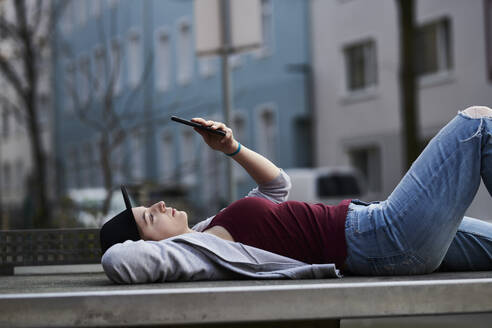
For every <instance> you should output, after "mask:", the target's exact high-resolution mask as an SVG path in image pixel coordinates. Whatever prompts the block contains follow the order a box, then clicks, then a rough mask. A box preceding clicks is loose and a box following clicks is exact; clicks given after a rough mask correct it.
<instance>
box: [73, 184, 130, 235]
mask: <svg viewBox="0 0 492 328" xmlns="http://www.w3.org/2000/svg"><path fill="white" fill-rule="evenodd" d="M68 197H69V198H70V199H71V200H72V201H73V202H74V204H75V206H76V207H77V217H76V219H77V221H78V222H79V223H81V224H82V225H84V226H86V227H98V226H100V225H101V224H102V223H104V222H106V221H107V220H108V219H110V218H112V217H113V216H115V215H116V214H118V213H120V212H121V211H123V210H124V209H125V208H126V207H125V202H124V200H123V197H122V196H121V191H119V189H118V190H116V191H114V192H113V196H112V197H111V203H110V205H109V211H108V213H107V215H105V216H104V217H103V216H102V213H101V208H102V205H103V202H104V199H105V197H106V190H105V189H104V188H81V189H71V190H68Z"/></svg>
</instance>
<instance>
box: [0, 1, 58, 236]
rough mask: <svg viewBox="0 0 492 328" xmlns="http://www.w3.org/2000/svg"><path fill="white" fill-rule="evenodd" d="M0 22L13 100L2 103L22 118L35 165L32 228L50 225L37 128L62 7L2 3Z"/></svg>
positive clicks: (3, 66)
mask: <svg viewBox="0 0 492 328" xmlns="http://www.w3.org/2000/svg"><path fill="white" fill-rule="evenodd" d="M0 5H1V6H3V9H4V12H3V15H2V17H1V19H0V36H1V39H2V40H1V41H2V49H1V50H2V51H1V52H0V72H1V73H2V74H3V76H4V80H5V81H6V83H7V85H8V87H9V89H11V90H13V93H14V95H15V97H14V98H15V99H12V97H11V96H9V95H8V94H6V93H3V92H2V94H1V97H2V100H3V101H4V102H9V103H10V108H11V109H12V110H14V111H17V114H18V115H19V114H20V116H22V117H23V118H24V120H23V121H24V123H25V125H26V128H27V131H28V136H29V141H30V151H31V157H32V160H33V163H34V168H33V173H32V179H31V180H30V181H31V183H30V184H29V189H30V190H31V192H32V193H33V194H34V196H35V197H34V198H35V199H34V204H35V208H34V211H35V214H34V222H33V224H34V226H35V227H42V226H46V225H48V224H49V220H50V217H51V208H50V205H49V200H48V196H47V194H48V191H47V186H48V181H47V174H48V173H47V156H46V150H45V149H44V146H43V143H42V136H41V134H42V131H41V128H40V106H39V104H38V99H39V86H40V78H42V77H43V74H44V73H46V72H43V64H45V63H46V60H47V59H48V58H49V55H50V48H49V46H50V42H51V39H52V37H53V27H54V26H55V24H56V21H57V19H58V17H59V16H60V12H61V11H63V4H61V5H59V6H52V3H51V2H46V1H41V0H36V1H34V0H32V1H27V0H4V1H2V3H0Z"/></svg>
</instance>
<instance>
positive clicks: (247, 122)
mask: <svg viewBox="0 0 492 328" xmlns="http://www.w3.org/2000/svg"><path fill="white" fill-rule="evenodd" d="M76 2H77V1H71V3H72V4H75V3H76ZM94 3H96V1H90V2H87V4H90V5H94ZM113 3H114V4H113ZM262 3H263V5H264V7H263V8H268V10H269V12H268V14H269V16H268V17H267V18H266V19H267V20H268V21H269V22H271V26H269V27H268V28H269V31H271V35H270V36H267V37H268V38H270V39H269V42H270V44H269V51H266V52H262V51H258V50H256V51H253V52H249V53H242V54H240V55H239V56H238V57H236V58H235V62H232V63H231V65H234V67H233V70H232V80H233V100H234V108H235V109H236V110H237V112H239V113H241V118H242V122H243V125H244V127H243V128H244V132H242V137H243V138H244V140H240V141H242V142H243V143H244V144H245V145H247V146H248V147H249V148H251V149H253V150H257V151H259V152H261V151H262V150H265V151H266V152H270V153H271V154H270V155H272V157H274V159H275V161H276V163H277V164H278V165H279V166H280V167H283V168H289V167H293V166H296V165H297V164H298V163H301V162H302V161H299V159H298V158H297V157H298V156H299V154H302V152H300V151H299V149H296V147H294V146H293V145H299V142H300V141H299V140H301V139H299V138H301V137H302V136H305V135H306V133H305V131H303V132H302V133H300V132H299V131H297V129H298V127H297V125H296V122H297V121H298V120H299V119H300V118H301V119H302V118H306V117H308V116H309V113H310V110H309V108H308V101H307V97H309V95H308V94H307V88H306V86H307V83H308V79H309V76H308V74H305V73H303V71H302V70H299V69H296V67H297V68H299V67H301V66H303V65H304V66H303V67H305V66H306V65H309V49H308V48H309V44H308V43H309V39H308V32H309V31H308V24H307V20H308V2H307V1H304V0H288V1H285V0H273V1H266V0H264V1H262ZM102 4H103V6H102V8H101V12H100V15H99V16H98V15H96V14H95V12H97V10H96V11H95V10H93V8H91V7H90V6H86V9H85V10H87V13H86V15H87V21H86V23H85V24H76V23H73V22H70V17H72V18H74V17H76V15H77V14H76V13H75V12H74V11H75V10H74V9H73V7H71V10H72V12H74V13H73V14H72V16H69V15H70V14H69V13H68V14H66V16H67V17H68V18H66V17H65V18H64V19H65V20H66V21H65V22H67V21H68V23H65V24H61V25H60V26H61V27H64V28H66V26H67V25H66V24H72V28H71V29H69V31H68V32H67V31H62V30H61V29H60V30H59V31H58V37H57V44H58V45H61V44H62V43H63V42H65V41H66V42H68V44H69V45H70V46H69V48H70V49H71V51H72V53H73V56H72V57H73V58H79V57H80V55H81V54H87V56H88V57H90V62H91V69H92V72H93V74H99V75H100V74H108V72H105V70H98V69H97V65H96V64H97V63H96V60H97V59H96V58H95V57H96V55H95V53H96V50H95V49H96V47H98V46H102V47H103V48H104V49H105V52H106V55H107V56H108V59H110V58H109V56H111V46H112V44H113V43H112V42H113V41H114V40H118V41H119V42H120V46H121V54H122V60H121V62H122V65H121V74H122V76H121V90H120V92H119V93H118V94H117V95H115V96H114V98H113V99H112V100H113V101H114V102H115V105H116V108H118V110H119V111H123V110H124V107H131V109H132V110H133V111H134V112H135V113H138V115H137V116H136V117H135V119H134V120H133V121H131V122H126V123H125V124H127V125H125V126H128V127H130V126H131V125H132V124H133V123H135V122H137V121H138V120H145V122H146V124H145V128H144V129H143V130H144V131H143V132H142V133H143V135H144V139H142V140H145V142H144V143H145V144H144V146H143V148H144V151H143V157H142V158H143V159H144V160H143V161H141V164H142V165H143V169H142V170H143V175H142V176H141V177H140V178H139V179H136V178H135V176H132V172H133V171H134V170H133V169H134V168H132V167H131V166H132V165H133V163H134V158H133V157H134V156H135V151H134V149H133V148H132V147H133V146H132V145H134V144H133V143H134V142H135V141H134V140H131V139H132V138H128V140H126V141H125V144H124V147H123V149H122V151H123V152H124V153H125V156H124V158H125V159H127V163H129V165H128V167H126V168H125V171H124V172H122V176H121V177H120V178H121V180H122V181H125V182H127V183H128V182H130V183H143V182H150V183H153V184H169V180H165V179H164V178H163V172H165V171H166V168H165V167H163V166H165V165H168V166H171V167H170V168H169V169H168V170H167V172H171V173H172V174H171V176H172V177H175V180H176V184H177V185H183V186H185V187H186V188H188V189H189V193H188V194H189V197H190V200H191V201H192V202H193V203H194V204H195V205H196V206H198V207H201V208H203V209H205V210H204V211H205V212H207V211H208V210H210V211H211V210H212V209H213V206H208V205H209V204H208V203H207V201H209V200H210V195H208V194H210V193H213V192H214V191H213V190H212V189H210V186H209V184H211V183H212V182H214V184H215V186H214V187H215V188H216V189H215V190H216V191H215V193H216V194H217V195H219V197H218V198H220V197H224V198H225V195H221V193H223V190H224V189H225V179H223V178H220V177H215V176H211V175H209V174H207V173H208V172H209V171H210V167H211V165H212V166H214V165H217V167H215V169H216V171H218V170H219V169H220V168H221V167H220V165H224V164H223V163H224V162H225V161H226V160H227V159H226V158H225V156H222V154H218V155H220V156H217V155H210V153H209V152H207V150H206V149H205V145H204V143H203V141H202V140H201V137H200V136H199V135H197V134H192V136H191V137H189V135H188V134H187V132H186V129H184V128H183V127H182V126H178V125H177V124H173V123H171V122H170V121H169V117H170V116H171V115H179V116H183V117H187V118H191V117H195V116H202V117H206V118H214V119H217V120H219V119H221V117H222V95H221V66H220V59H219V58H211V59H208V60H209V62H208V66H206V64H204V59H202V58H197V57H196V56H195V54H194V52H193V55H192V57H191V61H190V63H191V65H192V66H191V69H189V70H188V71H187V72H191V73H190V74H189V76H190V78H189V80H188V81H187V82H185V83H183V79H182V76H179V74H178V70H179V67H180V65H181V62H180V60H183V59H186V57H185V56H183V54H180V53H179V52H180V41H179V38H180V33H184V34H183V35H186V34H185V33H188V32H186V31H187V30H186V29H187V28H188V26H189V27H190V29H189V33H190V38H189V39H187V40H189V41H190V42H191V44H190V47H191V49H192V51H193V47H194V44H193V38H194V36H193V33H194V29H193V23H194V19H193V1H191V0H186V1H175V0H166V1H164V0H143V1H130V0H120V1H104V2H102ZM79 9H80V8H79ZM68 12H69V11H68ZM74 21H75V20H74ZM101 31H104V33H101ZM180 31H182V32H180ZM183 31H184V32H183ZM161 35H163V37H164V38H167V39H165V41H163V42H166V43H165V45H166V46H162V47H163V48H162V49H168V51H169V52H168V55H167V56H168V57H166V58H169V59H168V60H169V71H168V74H169V80H168V81H167V82H162V84H160V82H159V78H161V76H157V73H158V72H159V69H162V67H157V66H158V65H159V63H161V61H160V60H163V59H162V57H157V54H158V51H157V48H158V47H159V46H160V44H159V42H160V41H159V37H160V36H161ZM132 38H133V39H134V40H137V39H138V41H135V42H136V43H135V44H140V45H141V47H142V48H141V49H140V50H137V51H134V50H132V49H134V48H131V46H130V44H131V42H133V41H131V40H132ZM166 47H168V48H166ZM132 51H133V52H132ZM138 51H141V58H140V60H141V61H142V62H141V67H142V70H143V71H145V67H147V65H150V66H149V68H150V70H149V71H148V75H146V78H145V79H144V80H143V83H142V84H141V85H140V86H139V88H137V89H138V90H136V89H135V88H134V87H133V86H132V83H131V79H132V76H131V72H130V70H131V69H134V68H135V67H130V65H131V63H130V61H131V58H132V56H133V55H134V54H135V53H137V52H138ZM57 55H58V58H57V60H56V62H55V63H56V65H55V68H54V70H55V74H54V75H55V89H56V91H55V92H56V98H57V99H56V102H55V103H56V107H57V108H56V113H57V133H56V135H57V136H58V137H57V140H55V142H56V144H57V145H58V146H57V147H56V148H57V158H58V159H59V161H60V162H61V163H62V166H63V167H64V168H65V170H64V172H65V174H64V177H65V184H64V187H65V188H74V187H75V188H76V187H80V186H76V185H74V184H73V183H72V182H71V180H70V178H69V176H70V174H71V172H70V171H71V170H72V169H73V167H74V165H73V163H70V161H71V160H72V159H71V157H70V152H71V149H77V148H79V149H80V147H79V145H80V144H82V143H83V144H87V143H91V142H92V143H93V144H95V143H96V142H97V133H96V131H91V129H90V128H88V127H87V125H84V123H82V122H81V121H80V120H79V119H78V118H77V116H76V115H75V114H74V113H73V112H71V111H70V110H68V109H67V105H66V104H68V103H69V99H67V97H69V94H68V92H67V90H66V89H67V88H66V87H67V85H66V83H65V81H66V74H67V72H66V65H67V62H69V61H70V59H71V58H72V57H70V56H67V55H66V54H64V53H63V51H58V53H57ZM148 60H151V62H149V61H148ZM204 65H205V66H204ZM76 66H77V67H78V65H76ZM163 85H164V86H166V87H165V90H164V89H163V87H162V86H163ZM77 87H80V85H77ZM101 101H102V100H101V99H95V101H94V107H93V108H94V110H93V112H92V114H91V115H93V117H94V118H97V117H98V115H99V117H101V116H100V115H102V113H100V112H99V113H98V112H97V111H98V108H99V111H100V108H101V107H100V106H99V107H98V106H97V104H98V102H99V103H100V102H101ZM128 104H130V105H128ZM260 118H261V119H260ZM262 120H263V121H262ZM130 136H131V134H130ZM166 138H168V139H166ZM302 138H304V137H302ZM265 140H267V141H265ZM132 142H133V143H132ZM302 142H309V140H305V139H302V141H301V145H302ZM136 144H137V145H138V142H137V143H136ZM165 147H168V148H165ZM190 147H191V149H190ZM306 147H308V146H306ZM132 149H133V150H132ZM165 149H169V150H165ZM166 152H169V153H170V154H171V157H172V160H171V162H170V159H168V158H165V154H166ZM190 152H191V153H192V154H191V155H190ZM213 156H215V157H213ZM306 156H309V154H308V155H306ZM185 160H188V161H190V160H192V161H193V162H194V164H193V165H191V166H190V165H188V167H191V168H192V169H191V171H192V173H193V174H194V177H192V178H190V176H191V175H190V174H189V172H184V171H183V167H185V166H186V163H184V162H183V161H185ZM214 162H215V163H216V164H214ZM221 163H222V164H221ZM238 180H239V182H238V195H243V194H245V193H246V192H247V190H249V189H250V188H251V187H253V186H254V184H253V181H252V180H251V179H250V178H244V176H243V175H241V176H240V179H238ZM99 181H101V180H99ZM116 183H117V181H115V184H116ZM94 187H97V185H96V186H94ZM216 203H217V204H218V203H219V202H218V201H216ZM217 204H216V206H217Z"/></svg>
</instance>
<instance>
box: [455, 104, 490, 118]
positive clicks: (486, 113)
mask: <svg viewBox="0 0 492 328" xmlns="http://www.w3.org/2000/svg"><path fill="white" fill-rule="evenodd" d="M461 113H462V114H463V115H465V116H468V117H469V118H483V117H488V118H492V109H490V108H489V107H486V106H471V107H468V108H467V109H465V110H464V111H462V112H461Z"/></svg>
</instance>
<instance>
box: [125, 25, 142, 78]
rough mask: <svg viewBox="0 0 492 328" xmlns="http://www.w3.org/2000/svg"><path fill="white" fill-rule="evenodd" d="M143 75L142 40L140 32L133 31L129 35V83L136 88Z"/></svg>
mask: <svg viewBox="0 0 492 328" xmlns="http://www.w3.org/2000/svg"><path fill="white" fill-rule="evenodd" d="M141 74H142V40H141V35H140V32H139V31H137V30H136V29H133V30H131V31H130V33H129V34H128V83H129V84H130V86H131V87H136V86H137V85H138V83H139V80H140V76H141Z"/></svg>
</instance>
